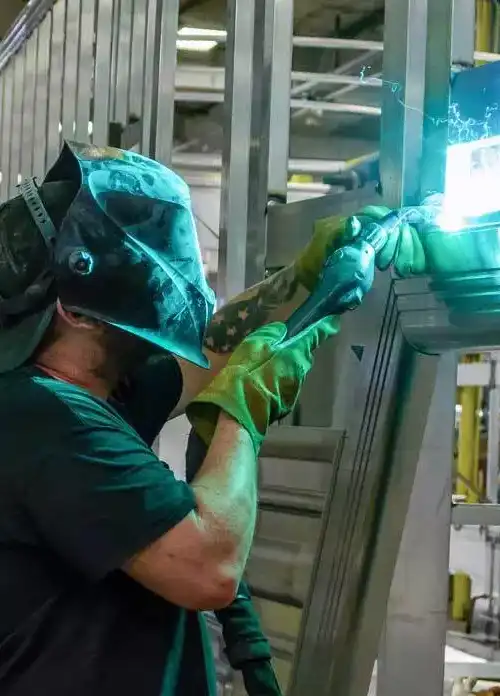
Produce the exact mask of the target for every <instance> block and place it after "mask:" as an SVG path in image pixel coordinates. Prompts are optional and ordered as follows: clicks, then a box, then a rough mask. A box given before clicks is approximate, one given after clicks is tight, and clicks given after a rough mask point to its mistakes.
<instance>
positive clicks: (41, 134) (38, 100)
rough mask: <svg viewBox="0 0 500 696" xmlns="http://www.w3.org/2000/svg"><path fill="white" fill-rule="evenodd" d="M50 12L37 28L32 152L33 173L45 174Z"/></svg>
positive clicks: (36, 174) (39, 175)
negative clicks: (33, 141)
mask: <svg viewBox="0 0 500 696" xmlns="http://www.w3.org/2000/svg"><path fill="white" fill-rule="evenodd" d="M51 30H52V14H49V15H48V16H47V17H45V19H44V20H43V22H42V23H41V25H40V28H39V30H38V61H37V70H36V93H35V149H34V153H33V175H34V176H38V177H41V176H43V175H44V174H45V166H46V161H45V160H46V155H47V115H48V98H49V91H48V90H49V64H50V34H51Z"/></svg>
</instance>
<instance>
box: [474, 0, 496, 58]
mask: <svg viewBox="0 0 500 696" xmlns="http://www.w3.org/2000/svg"><path fill="white" fill-rule="evenodd" d="M492 29H493V0H476V51H491V39H492Z"/></svg>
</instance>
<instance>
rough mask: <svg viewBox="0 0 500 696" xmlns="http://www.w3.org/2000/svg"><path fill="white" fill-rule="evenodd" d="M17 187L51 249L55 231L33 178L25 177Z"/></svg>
mask: <svg viewBox="0 0 500 696" xmlns="http://www.w3.org/2000/svg"><path fill="white" fill-rule="evenodd" d="M18 188H19V192H20V193H21V196H22V197H23V198H24V202H25V203H26V207H27V208H28V210H29V212H30V215H31V217H32V218H33V220H34V222H35V224H36V226H37V227H38V229H39V230H40V232H41V234H42V237H43V238H44V240H45V243H46V244H47V246H48V247H49V249H51V250H52V248H53V244H54V240H55V238H56V234H57V231H56V228H55V226H54V223H53V222H52V220H51V219H50V215H49V214H48V212H47V210H46V209H45V206H44V204H43V202H42V199H41V198H40V195H39V193H38V187H37V185H36V181H35V179H25V180H24V181H23V182H22V183H20V184H19V186H18Z"/></svg>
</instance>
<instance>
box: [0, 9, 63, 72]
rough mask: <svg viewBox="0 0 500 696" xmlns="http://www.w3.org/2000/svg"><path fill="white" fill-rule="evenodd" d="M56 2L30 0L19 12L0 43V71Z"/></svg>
mask: <svg viewBox="0 0 500 696" xmlns="http://www.w3.org/2000/svg"><path fill="white" fill-rule="evenodd" d="M55 2H56V0H31V2H29V3H28V4H27V5H26V7H25V8H24V9H23V10H22V11H21V12H20V14H19V16H18V17H17V19H16V21H15V22H14V24H13V25H12V26H11V28H10V29H9V31H8V32H7V34H6V35H5V36H4V37H3V39H2V41H1V42H0V71H2V70H3V69H4V67H5V65H6V63H7V62H8V61H9V60H10V59H11V58H12V56H13V55H15V54H16V53H17V51H18V50H19V49H20V47H21V46H22V45H23V43H24V42H25V41H26V37H29V36H31V34H32V33H33V32H34V31H35V29H37V27H38V26H39V24H41V23H42V21H43V20H44V19H45V17H46V16H47V14H48V13H49V11H50V9H51V8H52V6H53V5H54V4H55Z"/></svg>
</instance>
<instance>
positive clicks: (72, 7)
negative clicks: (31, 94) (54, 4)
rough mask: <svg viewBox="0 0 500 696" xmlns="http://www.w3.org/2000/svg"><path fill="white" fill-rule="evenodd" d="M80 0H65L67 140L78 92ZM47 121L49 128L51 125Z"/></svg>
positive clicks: (64, 119)
mask: <svg viewBox="0 0 500 696" xmlns="http://www.w3.org/2000/svg"><path fill="white" fill-rule="evenodd" d="M60 1H61V0H59V2H60ZM80 3H81V0H66V33H65V47H64V81H63V93H62V100H63V102H62V103H63V110H62V135H63V138H67V139H69V140H72V139H74V137H75V128H76V95H77V93H78V39H79V36H80ZM51 125H52V124H51V123H49V128H50V127H51Z"/></svg>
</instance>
